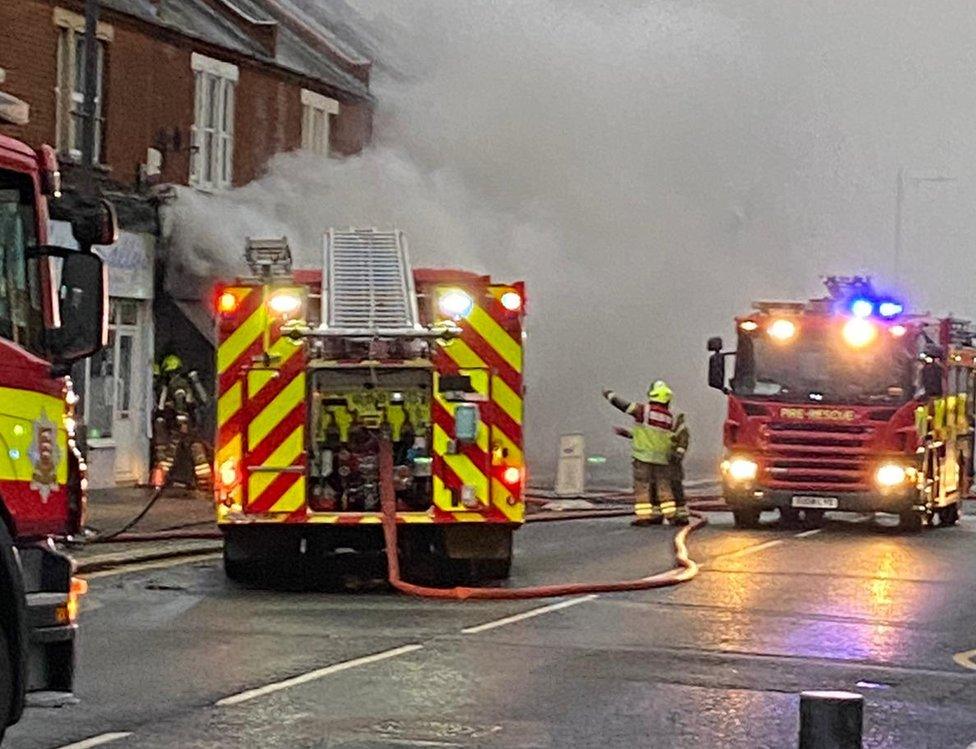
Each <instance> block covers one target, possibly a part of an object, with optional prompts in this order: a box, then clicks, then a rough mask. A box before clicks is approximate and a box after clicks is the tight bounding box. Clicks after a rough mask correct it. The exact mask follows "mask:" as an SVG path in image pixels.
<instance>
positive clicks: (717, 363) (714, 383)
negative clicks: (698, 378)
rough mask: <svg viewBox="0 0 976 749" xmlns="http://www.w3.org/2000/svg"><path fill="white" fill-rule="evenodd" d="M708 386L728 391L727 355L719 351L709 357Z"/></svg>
mask: <svg viewBox="0 0 976 749" xmlns="http://www.w3.org/2000/svg"><path fill="white" fill-rule="evenodd" d="M708 386H709V387H711V388H715V389H716V390H721V391H722V392H723V393H724V392H726V386H725V355H724V354H723V353H722V352H721V350H719V351H715V352H713V353H712V355H711V356H710V357H708Z"/></svg>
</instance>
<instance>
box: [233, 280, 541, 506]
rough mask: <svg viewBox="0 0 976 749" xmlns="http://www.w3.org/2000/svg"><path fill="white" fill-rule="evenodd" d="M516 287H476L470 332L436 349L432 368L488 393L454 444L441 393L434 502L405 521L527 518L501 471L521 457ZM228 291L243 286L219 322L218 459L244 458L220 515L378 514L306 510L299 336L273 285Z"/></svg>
mask: <svg viewBox="0 0 976 749" xmlns="http://www.w3.org/2000/svg"><path fill="white" fill-rule="evenodd" d="M511 289H512V287H510V286H508V287H486V286H481V287H480V288H479V289H477V290H476V293H475V294H474V296H475V297H476V299H477V303H476V304H475V306H474V308H473V309H472V311H471V313H470V315H469V316H468V317H467V318H466V319H465V320H464V321H463V323H462V330H463V333H462V335H461V336H460V337H459V338H458V339H455V340H453V341H451V342H449V343H447V344H444V345H443V346H441V347H440V349H439V350H438V352H437V354H436V357H435V366H436V372H437V374H436V376H438V377H439V376H441V375H446V374H458V373H460V374H464V375H467V376H469V377H470V378H471V381H472V384H473V385H474V389H475V390H476V391H477V393H478V394H480V396H481V397H482V398H483V401H482V414H481V416H482V424H481V426H480V428H479V432H478V435H477V440H476V441H475V443H474V444H463V445H460V446H459V447H458V449H457V452H456V454H455V453H449V451H448V449H447V447H448V444H449V442H451V441H453V440H454V438H455V436H456V435H455V424H454V421H455V417H454V412H455V409H456V405H455V404H452V403H450V402H448V401H446V400H445V399H443V398H442V397H440V396H439V395H435V399H434V402H433V403H432V414H431V417H432V424H433V446H432V447H433V454H434V466H433V471H434V497H433V499H434V502H433V506H432V507H431V508H430V510H428V511H427V512H401V513H398V515H397V519H398V522H401V523H418V524H422V523H470V522H474V523H485V522H487V523H513V522H514V523H518V522H521V521H522V520H523V518H524V505H523V502H522V497H521V496H520V495H521V492H520V491H517V490H516V491H512V490H510V489H509V488H508V487H507V486H506V485H505V483H504V482H503V481H501V480H500V476H501V471H503V470H504V469H505V468H506V467H513V466H514V467H516V468H519V469H520V470H522V469H524V457H523V452H522V445H523V437H522V421H523V418H522V400H523V396H524V389H523V384H522V383H523V378H522V367H523V361H522V329H521V316H520V315H517V314H516V315H513V314H512V313H511V312H510V311H508V310H505V309H504V307H503V306H502V305H501V304H500V302H499V300H500V297H501V295H502V294H504V293H505V292H506V291H510V290H511ZM223 291H225V292H226V291H230V292H231V293H234V294H235V296H236V297H237V299H238V307H237V310H236V312H235V313H234V314H233V315H232V316H230V317H228V318H224V319H223V320H221V322H220V324H219V327H218V333H219V335H218V350H217V377H218V394H219V396H218V404H217V426H218V436H217V465H218V467H219V466H220V465H221V463H222V462H223V461H226V460H228V459H232V460H237V461H238V462H239V464H240V466H241V468H242V471H243V482H242V483H241V485H239V486H237V487H235V488H234V490H233V492H232V493H231V494H230V495H229V497H227V498H226V499H225V500H224V501H223V503H222V504H221V505H219V506H218V521H219V522H222V523H235V522H252V523H253V522H258V523H306V522H307V523H317V524H333V525H347V524H378V523H379V522H380V518H381V516H380V514H379V513H369V512H364V513H309V512H308V510H307V506H306V503H305V490H306V482H305V461H306V453H305V424H306V399H307V394H306V376H305V367H306V361H305V356H304V353H303V350H302V347H301V346H300V345H298V344H296V343H294V342H293V341H292V340H291V339H289V338H287V337H283V336H282V335H281V326H280V323H279V322H278V321H277V320H276V319H275V318H274V317H273V316H272V315H270V314H269V313H268V311H267V306H266V300H267V295H268V289H267V287H262V286H246V285H241V286H235V287H230V288H228V289H224V290H223ZM302 291H303V292H304V289H303V290H302ZM472 291H475V290H474V289H472ZM519 291H521V289H520V287H519ZM438 392H439V391H438V388H436V387H435V388H434V393H435V394H436V393H438ZM464 486H472V487H474V490H475V495H476V496H477V497H478V499H479V500H480V502H479V504H480V507H479V508H478V509H477V510H471V509H468V508H463V507H459V506H458V505H457V497H458V495H459V493H460V491H461V489H462V487H464ZM238 508H240V509H238Z"/></svg>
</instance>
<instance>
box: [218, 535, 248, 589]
mask: <svg viewBox="0 0 976 749" xmlns="http://www.w3.org/2000/svg"><path fill="white" fill-rule="evenodd" d="M249 569H250V567H249V565H248V564H247V563H246V562H243V561H241V560H239V559H231V558H230V557H229V556H228V555H227V543H226V542H225V543H224V574H225V575H226V576H227V579H228V580H233V581H234V582H235V583H243V582H247V581H248V570H249Z"/></svg>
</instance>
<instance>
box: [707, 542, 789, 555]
mask: <svg viewBox="0 0 976 749" xmlns="http://www.w3.org/2000/svg"><path fill="white" fill-rule="evenodd" d="M781 543H783V539H782V538H777V539H774V540H772V541H765V542H763V543H761V544H756V545H755V546H747V547H746V548H744V549H739V550H738V551H733V552H732V553H731V554H723V555H722V556H721V558H722V559H738V558H739V557H745V556H749V555H750V554H755V553H756V552H757V551H765V550H766V549H771V548H773V547H774V546H779V545H780V544H781Z"/></svg>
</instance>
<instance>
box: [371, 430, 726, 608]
mask: <svg viewBox="0 0 976 749" xmlns="http://www.w3.org/2000/svg"><path fill="white" fill-rule="evenodd" d="M379 472H380V476H381V479H380V481H381V484H380V504H381V506H382V510H383V537H384V539H385V541H386V560H387V564H388V566H389V581H390V585H392V586H393V587H394V588H395V589H396V590H398V591H400V592H401V593H406V594H408V595H412V596H421V597H423V598H441V599H450V600H457V601H464V600H469V599H480V600H496V601H497V600H521V599H526V598H552V597H555V596H574V595H583V594H587V593H615V592H621V591H627V590H650V589H652V588H665V587H668V586H671V585H677V584H679V583H683V582H687V581H689V580H691V579H692V578H694V577H695V575H697V574H698V565H697V564H696V563H695V562H694V560H692V559H691V558H690V557H689V556H688V546H687V543H686V542H687V538H688V536H689V534H690V533H691V532H692V531H695V530H697V529H698V528H701V527H702V526H703V525H705V523H706V522H707V521H706V520H705V518H704V516H702V515H700V514H699V513H697V512H694V513H692V519H691V523H690V524H689V525H687V526H685V527H684V528H682V529H681V530H679V531H678V532H677V533H676V534H675V536H674V556H675V561H676V562H677V566H676V567H674V568H673V569H670V570H667V571H666V572H660V573H658V574H656V575H651V576H650V577H644V578H640V579H637V580H620V581H617V582H609V583H563V584H560V585H537V586H532V587H527V588H466V587H458V588H430V587H427V586H424V585H415V584H413V583H408V582H405V581H404V580H401V579H400V559H399V556H398V555H397V522H396V492H395V490H394V488H393V479H392V477H393V449H392V447H391V445H390V443H389V441H388V440H381V441H380V454H379Z"/></svg>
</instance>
